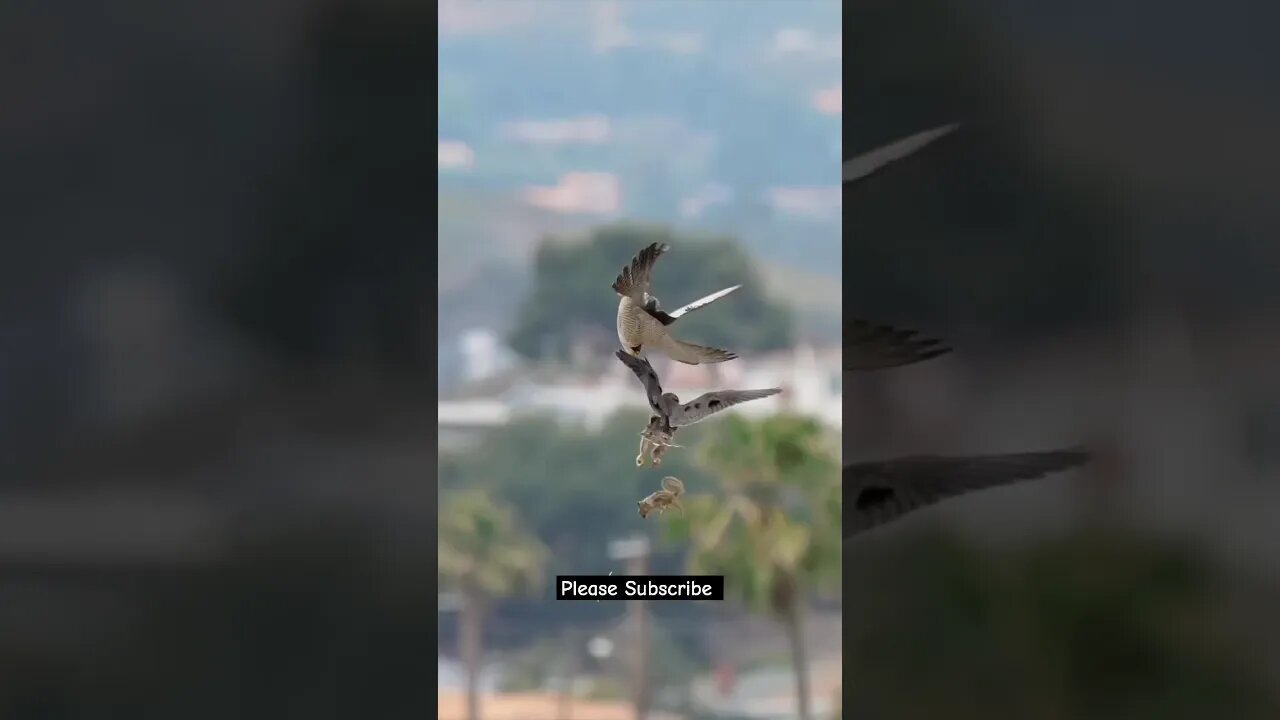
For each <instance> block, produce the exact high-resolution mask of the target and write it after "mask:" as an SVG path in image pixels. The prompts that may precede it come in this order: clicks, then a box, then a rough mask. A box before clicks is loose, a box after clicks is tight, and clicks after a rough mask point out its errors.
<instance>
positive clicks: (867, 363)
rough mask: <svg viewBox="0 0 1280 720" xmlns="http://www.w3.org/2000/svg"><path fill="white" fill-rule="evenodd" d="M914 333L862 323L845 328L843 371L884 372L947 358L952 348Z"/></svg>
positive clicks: (846, 324)
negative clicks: (888, 369)
mask: <svg viewBox="0 0 1280 720" xmlns="http://www.w3.org/2000/svg"><path fill="white" fill-rule="evenodd" d="M917 335H918V333H917V332H916V331H914V330H901V329H898V328H895V327H890V326H888V325H872V324H871V323H868V322H866V321H863V320H847V321H845V324H844V370H845V372H856V371H865V370H882V369H884V368H891V367H899V366H902V365H910V364H912V363H918V362H920V361H922V360H929V359H930V358H936V357H938V356H939V355H946V354H947V353H949V352H951V348H949V347H945V346H943V345H942V341H941V340H934V339H930V338H921V337H917Z"/></svg>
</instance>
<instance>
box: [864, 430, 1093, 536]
mask: <svg viewBox="0 0 1280 720" xmlns="http://www.w3.org/2000/svg"><path fill="white" fill-rule="evenodd" d="M1088 461H1089V454H1088V453H1087V452H1085V451H1084V450H1082V449H1080V448H1072V449H1066V450H1053V451H1049V452H1025V453H1010V454H1006V455H974V456H971V457H940V456H935V455H920V456H915V457H904V458H898V459H896V460H887V461H883V462H864V463H855V464H853V465H846V466H845V468H844V471H843V479H842V485H843V488H842V495H843V507H842V510H841V515H842V517H841V525H842V527H843V537H844V539H845V540H849V539H850V538H851V537H853V536H854V535H857V534H859V533H861V532H864V531H866V530H870V529H871V528H874V527H876V526H878V525H882V524H884V523H887V522H889V521H891V520H896V519H897V518H899V517H901V516H903V515H905V514H907V513H909V512H911V511H913V510H918V509H920V508H922V507H926V506H928V505H932V504H934V503H936V502H938V501H940V500H945V499H947V498H951V497H955V496H957V495H962V494H964V493H968V492H971V491H974V490H982V489H986V488H992V487H998V486H1001V485H1009V484H1012V483H1017V482H1022V481H1024V480H1035V479H1038V478H1041V477H1044V476H1045V475H1048V474H1050V473H1056V472H1060V471H1063V470H1067V469H1070V468H1073V467H1077V466H1079V465H1083V464H1084V463H1086V462H1088Z"/></svg>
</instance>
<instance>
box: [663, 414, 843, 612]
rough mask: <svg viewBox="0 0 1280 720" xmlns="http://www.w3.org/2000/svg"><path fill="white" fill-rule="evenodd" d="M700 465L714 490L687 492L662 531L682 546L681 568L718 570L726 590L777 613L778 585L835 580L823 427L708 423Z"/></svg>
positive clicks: (832, 501)
mask: <svg viewBox="0 0 1280 720" xmlns="http://www.w3.org/2000/svg"><path fill="white" fill-rule="evenodd" d="M712 428H713V429H712V430H711V435H710V437H708V439H707V441H706V442H705V443H704V444H703V446H702V448H701V449H702V455H701V458H700V459H701V462H702V465H703V466H704V467H705V468H706V469H708V470H709V471H711V472H712V473H713V474H714V476H715V477H716V478H717V479H718V481H719V487H718V488H717V492H716V493H715V494H714V495H709V494H693V493H690V496H689V497H688V499H687V500H686V501H685V502H684V504H685V514H684V516H683V517H677V518H676V519H675V520H673V521H672V522H671V523H670V524H669V526H668V528H669V530H670V532H669V534H668V536H669V537H670V538H672V539H674V540H677V541H680V542H683V543H688V544H689V545H690V547H691V548H692V555H691V557H690V566H689V571H690V572H691V573H694V574H713V575H724V576H725V582H726V588H725V591H726V595H733V596H735V597H737V598H738V599H739V600H740V601H742V602H743V603H744V604H745V605H746V606H747V607H748V608H750V609H752V610H754V611H757V612H765V613H779V612H783V611H784V608H783V607H781V606H780V604H781V603H785V602H788V601H789V598H790V597H792V593H791V592H784V590H783V585H785V584H787V583H790V582H797V583H799V584H801V585H804V586H810V585H812V586H818V587H822V586H826V587H830V586H833V585H835V584H837V583H838V578H839V577H840V485H839V472H838V471H839V461H838V458H837V455H836V451H835V448H834V444H833V442H832V439H831V437H830V436H829V435H830V434H829V433H828V431H827V430H826V429H825V428H824V427H823V426H822V425H820V424H819V423H818V422H817V421H815V420H812V419H809V418H803V417H797V416H792V415H775V416H772V417H769V418H766V419H764V420H760V421H753V420H748V419H746V418H744V417H742V416H740V415H730V416H729V417H726V418H724V419H723V420H721V421H719V422H717V423H716V424H715V425H714V426H712Z"/></svg>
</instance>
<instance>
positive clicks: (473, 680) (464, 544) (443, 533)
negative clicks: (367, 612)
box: [438, 489, 546, 720]
mask: <svg viewBox="0 0 1280 720" xmlns="http://www.w3.org/2000/svg"><path fill="white" fill-rule="evenodd" d="M439 528H440V529H439V550H438V554H439V579H440V585H441V587H442V588H444V587H447V588H449V589H450V590H452V591H453V592H456V593H457V594H458V595H459V596H460V599H461V601H462V602H461V607H460V608H459V612H460V615H461V617H460V621H461V622H460V631H461V632H460V641H459V645H460V650H461V655H462V662H463V664H464V665H465V666H466V675H467V717H468V718H469V720H479V718H480V713H479V697H478V695H477V680H478V679H479V675H480V663H481V652H482V651H483V647H484V619H485V613H486V612H487V610H488V609H489V605H490V603H491V602H492V601H493V600H494V599H497V598H502V597H506V596H509V595H514V594H516V593H519V592H521V591H525V590H529V589H532V588H533V587H536V586H537V585H538V584H539V583H540V581H541V580H542V577H543V574H542V570H543V567H544V565H545V562H546V549H545V548H544V547H543V546H542V544H541V543H540V542H539V541H538V539H537V538H535V537H533V536H532V535H529V534H528V533H526V532H524V530H522V529H521V528H520V526H519V524H518V523H517V521H516V517H515V514H514V512H513V511H512V510H511V508H509V507H507V506H505V505H502V504H500V503H498V502H495V501H494V500H492V499H491V498H490V497H489V494H488V493H486V492H484V491H483V490H476V489H472V490H462V491H458V492H454V493H450V494H448V495H446V496H445V497H444V498H442V501H441V503H440V521H439Z"/></svg>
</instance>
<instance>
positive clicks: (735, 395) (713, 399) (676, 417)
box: [671, 388, 782, 427]
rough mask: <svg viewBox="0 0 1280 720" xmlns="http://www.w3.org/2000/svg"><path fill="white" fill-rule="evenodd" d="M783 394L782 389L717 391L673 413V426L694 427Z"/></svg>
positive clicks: (688, 403) (699, 397) (702, 396)
mask: <svg viewBox="0 0 1280 720" xmlns="http://www.w3.org/2000/svg"><path fill="white" fill-rule="evenodd" d="M780 392H782V388H769V389H768V390H716V391H714V392H709V393H705V394H702V395H699V396H698V397H696V398H694V399H693V400H692V401H691V402H687V403H685V404H684V405H681V406H680V407H678V408H676V409H675V410H673V411H672V412H671V424H672V425H675V426H677V427H678V426H681V425H692V424H693V423H696V422H699V421H701V420H705V419H707V418H708V417H710V416H712V415H714V414H716V413H718V412H720V411H721V410H724V409H725V408H729V407H733V406H734V405H741V404H742V403H744V402H750V401H752V400H759V399H760V398H767V397H769V396H771V395H777V394H778V393H780Z"/></svg>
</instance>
